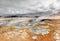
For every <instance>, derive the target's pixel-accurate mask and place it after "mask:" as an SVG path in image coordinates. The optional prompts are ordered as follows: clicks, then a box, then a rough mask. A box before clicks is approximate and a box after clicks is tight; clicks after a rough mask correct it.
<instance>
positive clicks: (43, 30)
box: [0, 20, 60, 41]
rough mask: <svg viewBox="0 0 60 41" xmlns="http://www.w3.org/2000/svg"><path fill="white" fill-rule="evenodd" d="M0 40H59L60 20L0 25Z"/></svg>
mask: <svg viewBox="0 0 60 41" xmlns="http://www.w3.org/2000/svg"><path fill="white" fill-rule="evenodd" d="M0 41H60V21H59V20H46V21H44V23H35V25H33V26H24V27H20V28H15V26H10V25H3V26H0Z"/></svg>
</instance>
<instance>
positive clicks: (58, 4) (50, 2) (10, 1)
mask: <svg viewBox="0 0 60 41" xmlns="http://www.w3.org/2000/svg"><path fill="white" fill-rule="evenodd" d="M47 11H51V12H53V13H54V12H59V11H60V1H59V0H0V15H4V14H5V15H6V14H26V13H27V14H29V13H35V12H47ZM35 14H36V13H35ZM45 15H46V14H45Z"/></svg>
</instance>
